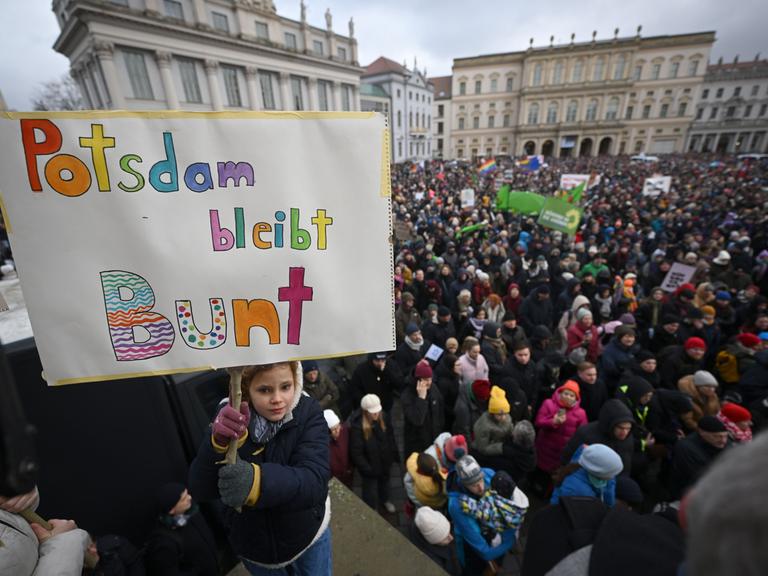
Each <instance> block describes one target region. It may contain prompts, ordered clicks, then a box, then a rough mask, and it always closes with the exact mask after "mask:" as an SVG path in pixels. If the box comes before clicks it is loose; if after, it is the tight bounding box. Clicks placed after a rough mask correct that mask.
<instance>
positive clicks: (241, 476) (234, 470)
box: [219, 458, 261, 508]
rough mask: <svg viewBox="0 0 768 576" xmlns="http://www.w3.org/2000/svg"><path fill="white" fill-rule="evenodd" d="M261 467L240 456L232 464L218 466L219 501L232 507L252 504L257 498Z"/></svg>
mask: <svg viewBox="0 0 768 576" xmlns="http://www.w3.org/2000/svg"><path fill="white" fill-rule="evenodd" d="M260 485H261V469H260V468H259V467H258V466H257V465H255V464H249V463H248V462H244V461H243V460H241V459H240V458H238V459H237V461H236V462H235V463H234V464H225V465H224V466H222V467H221V468H219V494H220V495H221V501H222V502H224V504H226V505H227V506H230V507H232V508H239V507H241V506H243V505H248V506H253V505H254V504H255V503H256V500H258V498H259V488H260Z"/></svg>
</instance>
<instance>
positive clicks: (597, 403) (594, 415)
mask: <svg viewBox="0 0 768 576" xmlns="http://www.w3.org/2000/svg"><path fill="white" fill-rule="evenodd" d="M572 380H573V381H574V382H576V384H578V385H579V391H580V394H581V401H580V403H579V406H581V407H582V408H583V409H584V412H586V413H587V420H589V421H590V422H595V421H596V420H597V419H598V417H599V416H600V409H601V408H602V407H603V404H605V403H606V402H607V401H608V390H607V389H606V387H605V382H603V380H602V378H600V377H599V376H598V378H597V380H596V381H595V383H594V384H586V383H585V382H584V381H583V380H582V379H581V378H579V375H578V373H577V374H576V376H574V377H573V378H572Z"/></svg>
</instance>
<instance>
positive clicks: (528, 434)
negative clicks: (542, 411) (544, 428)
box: [512, 420, 536, 450]
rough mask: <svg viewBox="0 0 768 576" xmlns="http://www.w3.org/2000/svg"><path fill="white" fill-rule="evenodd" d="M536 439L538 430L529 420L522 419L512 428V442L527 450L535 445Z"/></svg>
mask: <svg viewBox="0 0 768 576" xmlns="http://www.w3.org/2000/svg"><path fill="white" fill-rule="evenodd" d="M535 441H536V430H534V428H533V424H531V423H530V422H529V421H528V420H520V422H518V423H517V424H515V427H514V428H513V429H512V442H514V443H515V444H517V445H518V446H520V448H523V449H525V450H529V449H531V448H532V447H533V444H534V442H535Z"/></svg>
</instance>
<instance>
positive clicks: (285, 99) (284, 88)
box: [280, 72, 292, 110]
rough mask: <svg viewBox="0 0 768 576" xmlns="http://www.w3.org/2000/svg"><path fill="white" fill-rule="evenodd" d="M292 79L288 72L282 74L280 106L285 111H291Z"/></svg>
mask: <svg viewBox="0 0 768 576" xmlns="http://www.w3.org/2000/svg"><path fill="white" fill-rule="evenodd" d="M290 81H291V78H290V76H289V75H288V73H287V72H280V104H281V105H282V109H283V110H291V109H292V107H291V105H290V104H291V86H290Z"/></svg>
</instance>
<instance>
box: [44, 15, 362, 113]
mask: <svg viewBox="0 0 768 576" xmlns="http://www.w3.org/2000/svg"><path fill="white" fill-rule="evenodd" d="M53 11H54V13H55V15H56V18H57V19H58V22H59V26H60V27H61V33H60V35H59V37H58V39H57V40H56V43H55V44H54V48H55V49H56V50H57V51H58V52H60V53H62V54H64V55H65V56H66V57H67V58H69V61H70V64H71V70H72V74H73V76H74V78H75V79H76V80H77V82H78V84H79V85H80V88H81V91H82V93H83V97H84V99H85V101H86V104H87V106H89V107H90V108H94V109H100V108H101V109H145V110H148V109H185V110H359V109H360V93H359V86H360V74H361V73H362V69H361V68H360V67H359V65H358V63H357V40H356V39H355V37H354V23H353V22H352V20H351V19H350V21H349V24H348V31H349V35H348V36H342V35H339V34H337V33H336V32H334V30H333V17H332V15H331V13H330V12H326V14H325V23H326V27H325V29H323V28H318V27H315V26H311V25H309V23H308V22H307V17H306V6H305V5H304V4H303V2H302V10H301V20H300V21H298V22H297V21H294V20H290V19H288V18H284V17H282V16H279V15H278V14H277V11H276V9H275V6H274V4H273V3H272V2H271V1H270V0H54V2H53Z"/></svg>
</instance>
